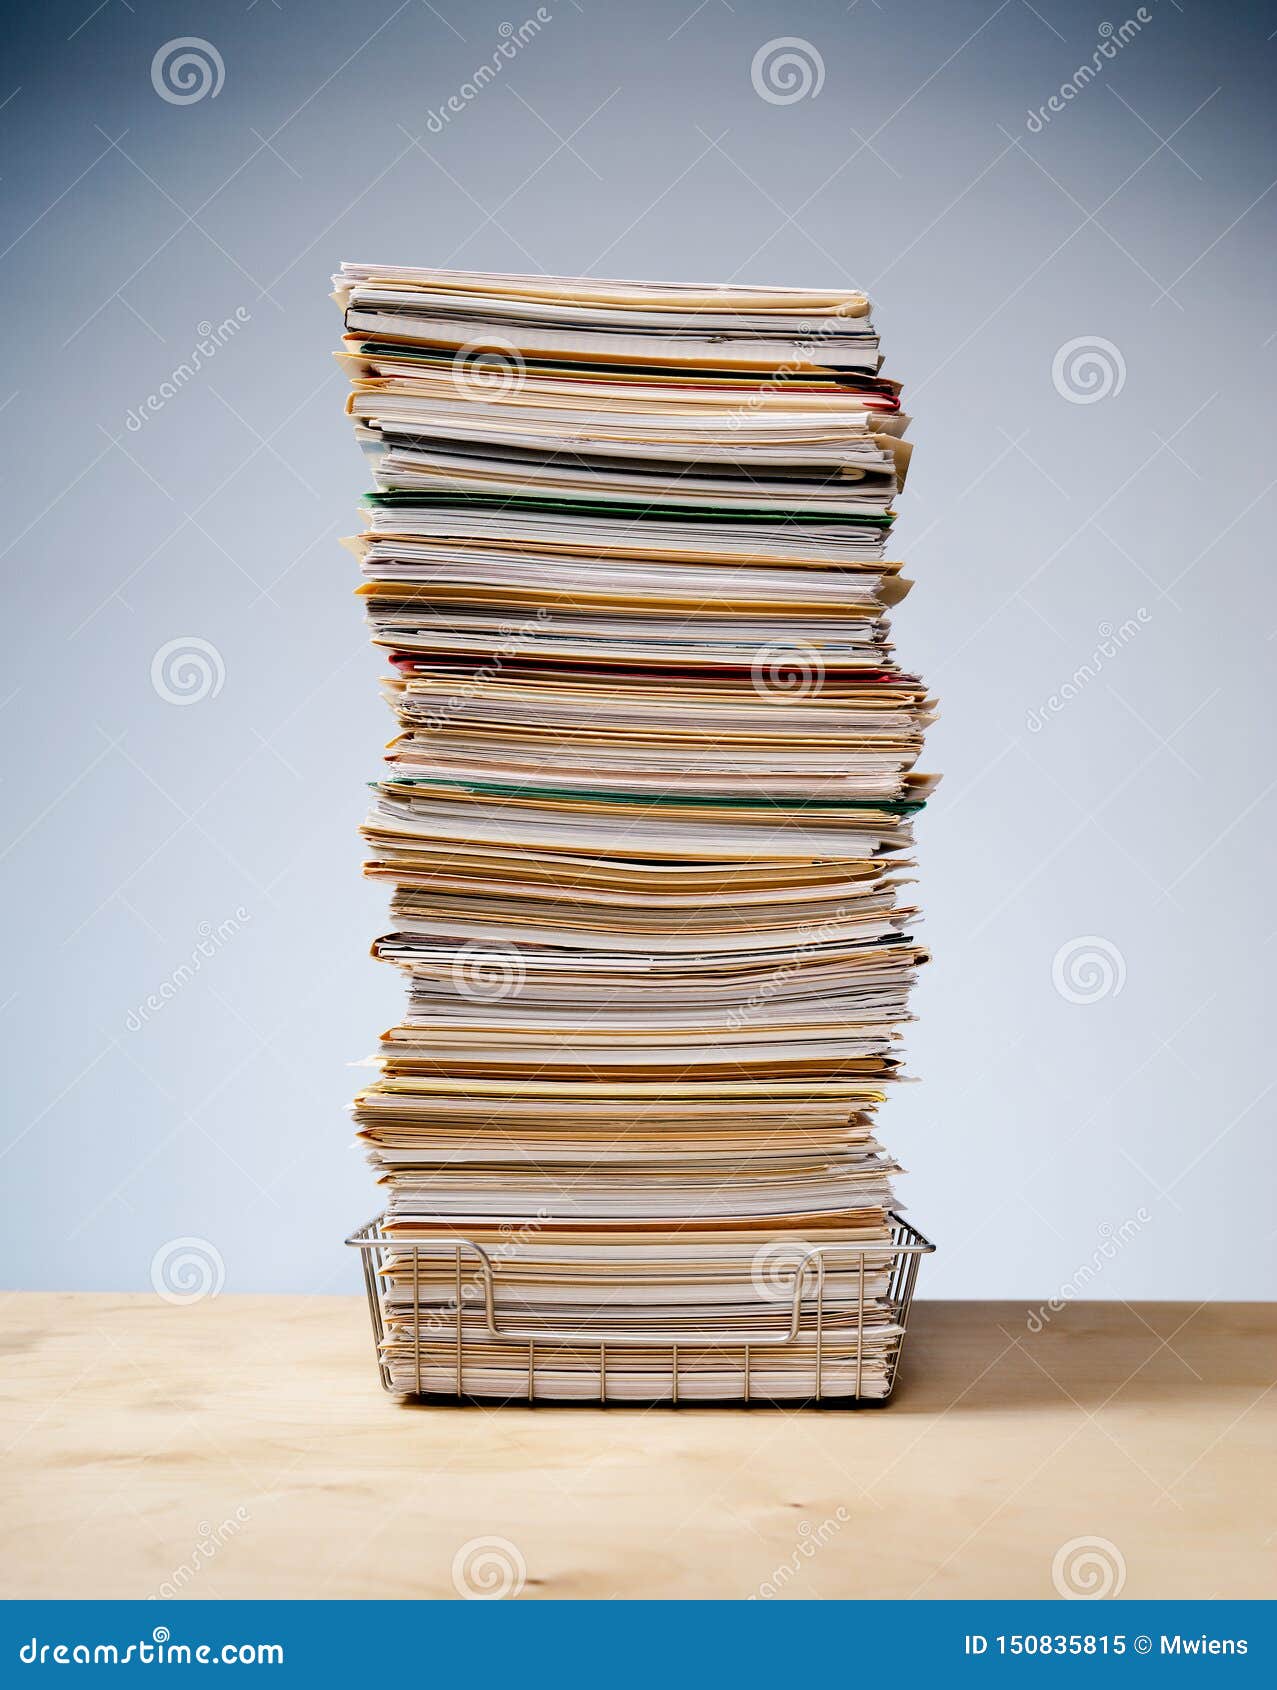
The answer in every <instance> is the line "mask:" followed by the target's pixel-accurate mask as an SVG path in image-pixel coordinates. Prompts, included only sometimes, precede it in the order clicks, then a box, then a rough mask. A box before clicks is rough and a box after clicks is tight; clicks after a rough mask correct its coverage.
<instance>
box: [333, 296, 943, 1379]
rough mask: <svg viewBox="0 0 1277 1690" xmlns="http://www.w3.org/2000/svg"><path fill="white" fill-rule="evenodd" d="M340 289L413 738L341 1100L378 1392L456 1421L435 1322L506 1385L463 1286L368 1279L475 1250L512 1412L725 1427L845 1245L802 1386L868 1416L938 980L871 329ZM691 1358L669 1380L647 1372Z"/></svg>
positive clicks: (799, 1348) (882, 1368)
mask: <svg viewBox="0 0 1277 1690" xmlns="http://www.w3.org/2000/svg"><path fill="white" fill-rule="evenodd" d="M334 285H335V290H336V291H335V298H336V299H337V301H338V303H339V304H340V306H341V308H342V311H343V313H344V317H345V336H344V341H343V348H342V351H341V352H340V353H339V354H338V356H339V357H340V359H341V360H342V362H343V364H344V366H345V368H346V369H347V371H348V372H349V375H350V378H351V389H352V391H351V394H350V399H349V404H348V409H349V412H350V415H351V417H352V418H353V420H354V424H355V433H356V437H357V439H358V441H359V444H360V445H361V447H362V448H363V450H364V452H365V454H366V456H367V460H368V464H369V468H370V470H371V474H372V479H373V482H374V485H375V491H373V492H370V493H368V494H367V495H366V496H365V498H364V500H363V507H364V508H363V516H364V530H363V532H362V533H361V534H360V535H359V536H358V537H357V538H355V539H354V540H352V541H350V542H349V544H350V545H351V547H352V549H353V550H354V551H355V553H356V555H357V556H358V558H359V561H360V566H361V569H362V573H363V576H364V581H363V584H362V586H361V587H360V588H359V592H360V593H361V595H362V596H363V599H364V603H365V607H366V611H367V615H368V619H369V622H370V625H371V629H372V638H373V641H374V643H375V644H376V645H378V646H380V647H382V648H383V649H384V651H385V653H386V656H387V658H388V662H389V670H390V673H389V677H388V678H387V679H386V680H385V681H384V682H383V686H384V691H385V695H386V701H387V703H388V704H389V705H390V708H391V710H392V711H393V712H394V715H395V718H396V722H397V731H396V734H395V737H394V738H393V739H392V740H391V741H390V744H389V746H388V748H387V750H386V753H385V767H384V769H383V771H382V773H381V775H380V778H379V779H378V780H377V781H376V782H375V784H374V788H373V798H372V808H371V813H370V815H369V816H368V819H367V822H366V824H365V827H364V830H363V831H364V835H365V838H366V840H367V842H368V846H369V848H370V851H371V860H370V861H369V862H368V863H367V865H366V872H367V873H368V874H369V875H370V876H372V877H373V878H375V879H376V880H378V881H382V882H384V883H385V884H386V887H387V891H388V894H389V900H390V909H391V916H390V930H389V931H388V932H387V933H386V934H385V935H384V936H383V937H381V938H380V939H378V940H377V942H376V944H375V946H374V955H375V956H377V957H378V958H380V959H382V960H384V961H385V962H388V963H391V964H393V965H394V966H395V967H397V968H398V969H400V970H401V971H402V974H403V978H404V982H405V984H406V987H407V1007H406V1010H405V1012H404V1015H403V1019H402V1021H401V1022H400V1023H399V1025H398V1026H395V1027H392V1028H391V1029H390V1030H389V1031H388V1032H387V1033H386V1034H385V1035H384V1037H383V1039H382V1042H381V1046H380V1051H379V1053H378V1059H379V1062H380V1076H379V1078H378V1079H377V1080H376V1081H375V1082H374V1083H372V1084H370V1085H368V1086H367V1087H366V1089H364V1090H363V1091H362V1092H361V1093H360V1094H359V1096H358V1097H357V1099H356V1101H355V1104H354V1117H355V1121H356V1124H357V1128H358V1137H359V1140H360V1142H361V1143H362V1145H363V1146H364V1147H365V1148H366V1150H367V1153H368V1157H369V1159H370V1161H371V1163H372V1165H373V1167H374V1168H375V1169H376V1173H377V1178H378V1180H379V1182H380V1184H381V1186H382V1188H383V1194H384V1198H385V1216H384V1222H383V1225H384V1234H385V1238H386V1240H387V1247H388V1250H389V1256H388V1260H387V1262H386V1264H385V1266H384V1267H383V1269H382V1286H383V1296H384V1302H385V1306H386V1308H387V1310H388V1311H389V1312H388V1318H387V1322H386V1328H385V1332H384V1335H383V1340H382V1350H381V1353H382V1357H383V1364H384V1366H385V1367H386V1368H387V1369H388V1373H387V1378H388V1379H390V1380H392V1381H393V1385H392V1388H394V1389H397V1390H403V1391H409V1392H410V1391H413V1390H414V1389H421V1390H425V1391H441V1392H451V1391H452V1390H453V1389H454V1384H455V1373H454V1367H455V1365H456V1354H457V1350H456V1347H455V1346H454V1338H457V1340H458V1343H459V1341H460V1340H459V1336H458V1333H457V1332H456V1331H454V1325H459V1327H460V1329H461V1332H463V1333H464V1339H465V1372H464V1389H465V1392H466V1394H468V1395H475V1396H491V1397H510V1396H520V1395H524V1394H526V1391H527V1385H528V1347H529V1346H528V1344H527V1343H526V1342H522V1341H520V1342H517V1343H516V1342H514V1341H513V1340H511V1341H509V1342H507V1341H506V1340H505V1339H504V1337H502V1336H497V1337H494V1336H493V1335H492V1332H491V1330H490V1326H491V1322H490V1320H489V1318H488V1316H489V1315H490V1313H491V1311H490V1310H485V1296H484V1295H480V1294H478V1291H477V1290H476V1286H475V1284H473V1283H471V1281H472V1277H473V1275H472V1270H473V1265H474V1264H473V1262H472V1261H471V1259H470V1257H469V1255H467V1256H466V1257H465V1258H464V1260H465V1275H466V1285H465V1287H464V1289H462V1290H461V1292H460V1305H461V1314H460V1318H459V1321H458V1319H457V1315H456V1307H457V1302H458V1286H459V1277H460V1276H459V1271H458V1270H457V1268H456V1263H455V1262H454V1259H453V1255H452V1254H451V1253H450V1252H449V1251H447V1250H446V1249H443V1250H439V1251H437V1252H435V1253H434V1254H433V1255H432V1254H431V1253H430V1252H429V1251H426V1252H424V1253H420V1252H419V1253H417V1254H416V1257H415V1259H414V1255H413V1253H412V1252H410V1251H408V1250H407V1249H401V1250H400V1251H399V1252H398V1253H397V1252H396V1249H395V1242H396V1240H409V1239H411V1240H416V1241H422V1240H431V1241H433V1240H438V1241H441V1242H442V1243H443V1244H448V1243H450V1242H454V1241H457V1240H464V1241H465V1243H466V1245H467V1247H468V1246H470V1245H478V1246H480V1248H481V1249H482V1250H483V1251H485V1252H486V1253H487V1256H488V1259H489V1261H490V1262H491V1263H492V1264H493V1267H494V1273H493V1282H494V1283H495V1285H496V1297H497V1304H498V1306H499V1307H498V1313H499V1318H500V1320H501V1321H502V1322H503V1323H504V1326H508V1327H509V1328H511V1329H517V1330H518V1332H519V1333H520V1334H525V1335H526V1334H532V1335H535V1334H537V1333H540V1332H544V1333H545V1334H546V1335H547V1340H548V1341H547V1343H546V1345H545V1346H544V1347H541V1346H537V1354H536V1360H535V1368H536V1380H535V1384H536V1394H537V1396H538V1397H547V1398H555V1397H558V1398H563V1399H571V1398H587V1397H597V1396H598V1395H599V1394H600V1378H599V1370H600V1354H601V1352H602V1366H603V1367H604V1368H605V1369H606V1382H605V1383H606V1394H607V1396H609V1397H620V1398H629V1399H633V1400H639V1399H642V1400H659V1399H662V1398H664V1397H667V1396H668V1395H670V1394H671V1391H672V1390H673V1389H675V1388H677V1393H678V1395H679V1396H680V1397H681V1398H684V1399H694V1398H698V1397H699V1398H703V1399H709V1398H733V1397H739V1396H740V1395H741V1389H740V1381H741V1376H742V1365H743V1366H744V1367H745V1369H746V1372H748V1370H749V1367H750V1362H749V1361H747V1360H746V1359H745V1358H744V1356H743V1344H742V1345H741V1346H739V1347H735V1348H734V1347H733V1346H732V1344H731V1343H730V1342H729V1341H726V1340H730V1339H731V1337H732V1336H733V1335H735V1334H738V1333H739V1334H743V1335H746V1336H747V1335H749V1334H751V1333H752V1334H753V1335H755V1336H756V1337H759V1338H764V1337H765V1335H769V1334H770V1335H775V1334H777V1333H780V1332H782V1331H783V1329H784V1328H785V1327H786V1325H787V1324H788V1322H789V1321H790V1316H791V1295H790V1293H791V1290H792V1287H793V1284H794V1276H793V1273H792V1271H791V1272H789V1273H788V1277H787V1276H786V1270H787V1264H790V1263H792V1262H794V1261H801V1259H802V1257H803V1253H804V1252H805V1251H806V1250H808V1249H810V1248H812V1247H813V1246H835V1245H851V1246H864V1245H869V1246H872V1247H873V1248H871V1249H870V1250H869V1251H868V1252H867V1253H865V1252H861V1253H857V1252H855V1251H848V1252H846V1253H845V1254H844V1255H842V1256H839V1254H838V1252H837V1251H836V1250H835V1251H830V1252H828V1253H826V1254H825V1255H824V1258H823V1259H824V1264H825V1266H824V1284H823V1307H822V1314H823V1321H824V1326H823V1333H822V1353H821V1358H820V1366H821V1368H822V1370H823V1377H822V1379H821V1380H820V1381H819V1383H820V1385H821V1387H822V1388H823V1391H824V1393H825V1394H826V1395H829V1396H835V1395H839V1394H848V1395H850V1394H853V1392H858V1394H859V1395H861V1396H866V1397H872V1396H875V1395H878V1396H882V1395H885V1394H886V1392H887V1390H888V1389H889V1384H890V1377H891V1365H890V1364H891V1358H892V1355H893V1353H894V1350H895V1347H896V1346H897V1345H898V1343H899V1341H900V1337H901V1332H900V1327H899V1324H898V1323H897V1322H896V1320H895V1318H894V1317H893V1313H892V1308H891V1305H890V1302H889V1300H888V1298H887V1290H888V1273H889V1269H890V1267H891V1263H892V1257H891V1252H890V1244H891V1240H892V1237H893V1231H892V1219H891V1216H892V1212H893V1210H894V1209H895V1208H896V1207H897V1203H896V1199H895V1197H894V1195H893V1191H892V1184H891V1180H892V1175H893V1174H895V1173H897V1172H898V1171H899V1169H898V1167H897V1165H896V1163H895V1162H894V1160H893V1158H892V1157H891V1155H890V1154H889V1152H888V1151H886V1150H885V1149H884V1148H883V1147H882V1145H881V1144H880V1143H879V1142H878V1140H877V1138H876V1136H875V1124H874V1121H875V1112H876V1110H877V1108H878V1105H879V1104H880V1103H882V1102H883V1101H884V1099H885V1097H886V1094H887V1091H888V1089H889V1087H890V1086H891V1085H892V1084H893V1083H894V1082H895V1081H896V1080H898V1079H899V1078H900V1073H901V1069H900V1061H901V1059H900V1054H899V1041H900V1037H901V1034H900V1028H901V1025H902V1023H904V1022H906V1021H908V1020H909V1019H910V1016H909V1010H908V998H909V991H910V988H911V986H912V985H913V983H914V979H915V976H916V974H917V970H918V968H919V966H920V965H921V964H922V963H923V962H924V961H925V960H926V952H925V950H924V949H923V947H922V946H921V945H920V944H919V943H918V941H917V940H916V939H915V938H914V937H913V936H912V929H913V926H914V923H915V921H916V918H917V910H916V909H915V907H914V906H913V903H912V901H911V900H912V891H911V886H912V882H911V880H910V876H909V871H910V870H911V869H912V868H913V866H914V865H913V863H912V862H911V861H910V859H909V855H908V853H909V851H910V848H911V845H912V839H913V818H914V816H915V813H916V812H917V811H918V810H919V809H920V808H921V807H922V805H923V803H924V801H925V799H926V797H927V795H928V794H929V792H930V791H931V788H932V786H933V785H934V777H932V776H929V775H924V774H920V773H916V772H915V770H914V765H915V762H916V761H917V759H918V756H919V753H920V751H921V749H922V743H923V733H924V729H925V728H926V726H927V725H928V723H929V722H930V720H931V719H932V705H931V702H930V701H929V699H928V696H927V691H926V688H925V686H924V684H923V682H922V681H921V680H919V679H918V677H917V676H916V675H914V674H912V673H910V672H908V671H907V670H904V669H901V668H900V667H899V666H898V665H897V663H896V661H895V658H894V655H893V648H892V644H891V639H890V624H889V621H888V614H887V613H888V611H889V610H890V608H891V607H892V606H894V605H895V604H897V603H898V602H899V601H900V599H901V598H903V596H904V595H905V593H906V592H907V591H908V588H909V583H908V582H907V581H906V580H905V579H904V578H903V577H902V575H901V572H900V571H901V566H900V564H898V563H895V562H892V561H889V560H888V559H887V557H886V556H885V553H886V552H887V549H888V540H889V536H890V532H891V526H892V521H893V510H892V505H893V501H894V499H895V497H896V494H897V491H898V489H899V488H900V486H901V484H902V483H903V480H904V476H905V471H906V468H907V465H908V460H909V448H908V446H907V445H906V444H905V442H904V440H903V438H902V437H903V434H904V431H905V427H906V423H907V420H908V419H907V418H906V416H905V415H904V413H903V411H902V410H901V403H900V391H899V384H898V383H896V382H894V381H891V380H888V379H887V378H885V377H884V376H882V375H881V374H880V373H879V370H880V362H881V360H880V357H879V349H878V337H877V335H876V334H875V332H874V329H873V326H872V323H871V321H870V317H869V305H868V301H867V300H866V299H865V298H864V296H863V295H861V294H859V293H849V292H845V291H837V290H807V289H794V288H746V287H733V286H687V287H682V286H670V285H666V284H657V283H629V282H626V283H621V282H602V281H589V280H565V279H561V278H557V277H550V276H517V275H483V274H471V273H467V272H459V271H447V270H431V269H400V268H394V267H390V266H382V265H369V264H345V265H343V266H342V270H341V274H340V275H339V276H337V277H335V278H334ZM879 1246H881V1249H879V1248H878V1247H879ZM862 1257H863V1262H864V1268H863V1270H862V1267H861V1261H862ZM862 1274H863V1278H862ZM414 1276H415V1281H416V1282H415V1284H414V1283H413V1281H414ZM862 1295H863V1298H864V1300H865V1302H867V1305H868V1312H867V1314H865V1315H864V1316H863V1317H862V1318H860V1319H859V1320H857V1317H856V1313H855V1311H856V1308H857V1305H858V1302H860V1300H861V1298H862ZM503 1329H504V1327H499V1328H498V1331H499V1332H500V1331H502V1330H503ZM565 1333H568V1334H571V1335H573V1336H574V1337H575V1338H579V1340H580V1342H579V1343H576V1342H574V1343H565V1342H563V1341H562V1340H563V1336H564V1334H565ZM647 1334H651V1335H652V1339H653V1347H652V1349H651V1350H645V1349H644V1348H643V1347H642V1345H641V1344H636V1342H635V1340H636V1339H639V1338H642V1337H643V1336H645V1335H647ZM680 1335H681V1336H682V1338H683V1344H682V1345H681V1346H680V1353H679V1357H678V1383H677V1387H675V1386H674V1385H673V1384H672V1381H671V1375H670V1370H669V1366H668V1354H669V1351H668V1347H666V1348H665V1349H663V1350H661V1351H660V1353H659V1354H658V1352H657V1348H656V1344H657V1339H658V1337H659V1338H660V1339H661V1340H662V1342H664V1343H665V1344H666V1345H668V1341H669V1339H670V1338H671V1336H672V1337H673V1338H674V1339H675V1340H677V1339H678V1337H679V1336H680ZM698 1338H699V1339H700V1340H701V1341H700V1342H699V1343H698V1341H697V1340H698ZM609 1339H611V1340H612V1341H611V1342H609ZM549 1340H553V1341H549ZM622 1340H625V1341H624V1342H622ZM710 1340H717V1341H710ZM858 1340H859V1341H858ZM752 1368H753V1372H752V1380H751V1382H750V1387H751V1388H750V1393H748V1394H752V1395H753V1396H759V1397H767V1398H773V1399H776V1400H786V1399H791V1400H792V1399H806V1398H809V1397H810V1396H811V1395H812V1394H813V1387H814V1385H815V1384H816V1383H817V1381H816V1379H815V1373H816V1368H817V1358H816V1351H815V1347H814V1346H813V1344H812V1342H811V1341H810V1340H807V1341H799V1342H796V1343H792V1344H776V1345H774V1346H769V1345H767V1344H766V1343H765V1342H764V1344H763V1345H762V1347H759V1348H758V1349H757V1350H756V1351H755V1352H754V1353H753V1356H752Z"/></svg>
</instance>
